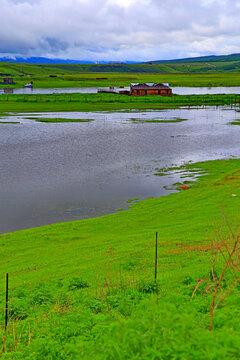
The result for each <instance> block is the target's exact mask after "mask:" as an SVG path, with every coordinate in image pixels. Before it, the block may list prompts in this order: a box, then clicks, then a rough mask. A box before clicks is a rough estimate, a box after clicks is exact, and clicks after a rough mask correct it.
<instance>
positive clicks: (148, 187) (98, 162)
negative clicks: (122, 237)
mask: <svg viewBox="0 0 240 360" xmlns="http://www.w3.org/2000/svg"><path fill="white" fill-rule="evenodd" d="M31 116H32V117H36V116H39V114H31V115H29V114H27V115H24V114H21V115H19V116H11V117H8V118H6V119H1V121H19V122H20V124H16V125H14V124H0V159H1V160H0V161H1V172H0V200H1V201H0V233H4V232H8V231H15V230H19V229H23V228H28V227H35V226H41V225H45V224H51V223H55V222H60V221H67V220H75V219H81V218H87V217H93V216H99V215H103V214H107V213H112V212H115V211H116V209H118V208H124V209H126V208H127V204H126V201H127V200H128V199H129V198H136V197H138V198H140V199H145V198H147V197H148V196H155V197H157V196H160V195H165V194H166V193H168V192H167V191H166V190H165V189H164V188H163V186H165V185H169V184H172V183H174V182H176V181H179V180H180V181H181V180H183V179H180V176H181V174H174V173H172V174H170V175H168V176H164V177H159V176H155V175H154V173H155V172H156V169H157V168H162V167H166V166H171V165H173V164H174V165H180V164H183V163H185V162H188V161H193V162H196V161H201V160H210V159H220V158H230V157H240V143H239V139H240V127H238V126H233V125H230V124H229V122H230V121H233V120H235V119H237V118H240V113H239V112H238V111H236V110H235V109H231V108H214V107H209V108H201V109H197V108H195V109H187V108H185V109H184V108H182V109H176V110H164V111H149V112H146V111H145V112H144V111H141V112H137V111H130V112H123V111H119V112H97V113H91V112H88V113H50V114H41V115H40V116H42V117H63V118H66V117H68V118H71V119H72V118H79V119H92V120H94V121H89V122H87V123H62V124H59V123H56V124H54V123H53V124H45V123H39V122H35V121H34V120H30V119H27V118H29V117H31ZM26 117H27V118H26ZM175 118H182V119H185V121H183V122H179V123H174V122H172V123H150V122H147V121H148V120H151V121H152V120H154V121H158V120H171V121H172V120H174V119H175ZM184 180H186V179H184Z"/></svg>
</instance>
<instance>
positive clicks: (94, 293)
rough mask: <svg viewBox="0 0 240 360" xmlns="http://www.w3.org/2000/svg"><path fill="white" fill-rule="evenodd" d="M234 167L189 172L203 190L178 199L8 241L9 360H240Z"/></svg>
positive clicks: (0, 335)
mask: <svg viewBox="0 0 240 360" xmlns="http://www.w3.org/2000/svg"><path fill="white" fill-rule="evenodd" d="M239 168H240V160H226V161H224V160H221V161H210V162H205V163H198V164H191V165H187V166H186V168H185V167H182V168H180V169H175V171H179V172H181V174H182V177H184V174H185V171H186V170H188V171H190V172H192V174H193V175H195V176H199V177H200V180H199V181H198V182H195V183H192V184H189V183H188V185H187V186H186V184H185V188H186V190H184V191H180V192H179V193H175V194H170V195H168V196H164V197H160V198H151V199H148V200H145V201H137V200H136V199H135V203H133V204H132V205H131V208H130V209H129V210H127V211H123V212H120V213H117V214H112V215H108V216H104V217H100V218H94V219H88V220H81V221H74V222H68V223H61V224H55V225H51V226H45V227H40V228H35V229H28V230H24V231H19V232H15V233H8V234H3V235H1V236H0V254H1V257H0V259H1V261H0V274H1V276H0V288H1V292H0V304H1V310H2V311H1V317H0V324H1V329H0V330H1V331H0V342H1V347H0V349H1V352H2V357H3V359H19V360H20V359H24V360H44V359H46V360H49V359H51V360H53V359H57V360H68V359H71V360H74V359H76V360H77V359H106V360H107V359H108V360H110V359H111V360H120V359H156V360H157V359H194V360H195V359H202V360H203V359H204V360H205V359H216V360H217V359H239V345H240V330H239V319H240V309H239V301H240V287H239V282H238V278H239V271H240V270H239V258H238V253H236V251H238V249H237V250H236V248H235V250H234V243H235V242H236V241H238V227H237V226H238V225H239V207H240V190H239V189H240V170H239ZM173 170H174V169H171V171H173ZM160 172H161V174H167V173H168V171H167V169H159V173H160ZM178 185H179V186H181V184H178ZM179 189H180V187H179ZM156 232H158V267H157V270H158V276H157V281H156V282H155V280H154V274H155V268H154V262H155V236H156ZM226 244H228V247H226ZM233 250H234V251H233ZM230 253H231V254H232V255H231V256H232V257H231V261H228V259H229V254H230ZM226 264H228V265H227V266H226ZM224 268H226V271H225V272H224ZM6 273H9V309H10V310H9V311H10V321H9V323H8V328H7V332H6V333H5V330H4V307H5V305H4V304H5V303H4V301H5V300H4V299H5V292H4V291H5V274H6ZM236 279H237V280H236ZM232 284H233V285H232ZM215 292H216V293H217V299H216V298H215V303H218V301H220V302H219V303H218V306H217V308H216V309H215V312H214V315H213V319H212V320H213V322H212V331H210V330H209V329H210V315H209V314H210V311H211V304H212V302H213V299H214V296H215V295H214V294H215Z"/></svg>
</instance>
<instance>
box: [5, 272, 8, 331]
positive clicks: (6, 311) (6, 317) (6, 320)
mask: <svg viewBox="0 0 240 360" xmlns="http://www.w3.org/2000/svg"><path fill="white" fill-rule="evenodd" d="M7 326H8V273H7V274H6V308H5V331H7Z"/></svg>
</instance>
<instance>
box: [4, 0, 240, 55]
mask: <svg viewBox="0 0 240 360" xmlns="http://www.w3.org/2000/svg"><path fill="white" fill-rule="evenodd" d="M0 5H1V30H0V53H2V54H12V55H23V56H34V55H36V56H39V55H42V56H50V57H51V56H52V57H56V56H58V57H64V58H76V59H83V60H87V59H90V60H114V59H118V60H125V59H129V60H147V59H161V58H173V57H174V58H175V57H183V56H194V55H204V54H211V53H215V54H224V53H233V52H240V35H239V34H240V24H239V14H240V0H198V1H195V0H181V1H179V0H168V1H159V0H101V1H100V0H51V1H49V0H0Z"/></svg>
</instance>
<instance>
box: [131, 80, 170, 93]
mask: <svg viewBox="0 0 240 360" xmlns="http://www.w3.org/2000/svg"><path fill="white" fill-rule="evenodd" d="M130 95H133V96H146V95H161V96H172V89H171V88H170V87H169V85H168V84H162V83H161V84H154V83H144V84H131V86H130Z"/></svg>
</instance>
